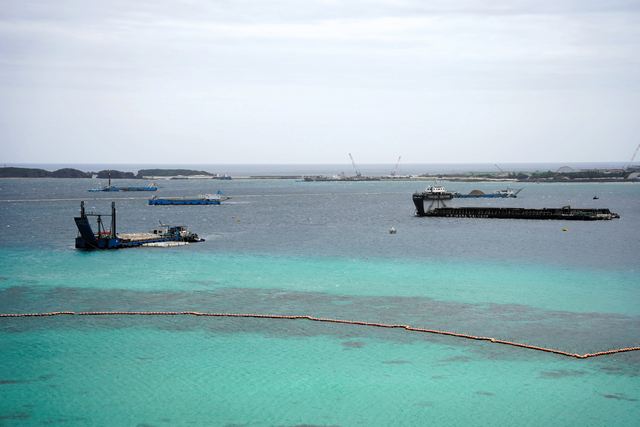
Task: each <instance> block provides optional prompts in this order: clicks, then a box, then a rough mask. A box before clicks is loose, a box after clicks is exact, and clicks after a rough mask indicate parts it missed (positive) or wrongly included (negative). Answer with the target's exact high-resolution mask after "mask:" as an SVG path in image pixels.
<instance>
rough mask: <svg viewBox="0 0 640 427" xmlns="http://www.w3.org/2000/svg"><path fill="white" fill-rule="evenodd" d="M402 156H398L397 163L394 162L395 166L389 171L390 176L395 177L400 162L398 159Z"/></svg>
mask: <svg viewBox="0 0 640 427" xmlns="http://www.w3.org/2000/svg"><path fill="white" fill-rule="evenodd" d="M401 158H402V156H400V157H398V163H396V167H395V169H394V170H393V172H391V176H393V177H395V176H396V171H397V170H398V165H399V164H400V159H401Z"/></svg>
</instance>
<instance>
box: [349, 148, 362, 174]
mask: <svg viewBox="0 0 640 427" xmlns="http://www.w3.org/2000/svg"><path fill="white" fill-rule="evenodd" d="M349 157H351V163H353V168H354V169H355V170H356V176H360V170H359V169H358V167H357V166H356V162H354V161H353V156H351V153H349Z"/></svg>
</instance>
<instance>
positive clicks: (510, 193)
mask: <svg viewBox="0 0 640 427" xmlns="http://www.w3.org/2000/svg"><path fill="white" fill-rule="evenodd" d="M523 189H524V187H522V188H520V189H518V190H516V191H513V190H512V189H510V188H509V187H507V189H506V190H496V191H494V192H493V194H496V195H499V196H501V197H510V198H516V197H518V193H519V192H521V191H522V190H523Z"/></svg>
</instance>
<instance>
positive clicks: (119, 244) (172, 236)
mask: <svg viewBox="0 0 640 427" xmlns="http://www.w3.org/2000/svg"><path fill="white" fill-rule="evenodd" d="M103 216H110V217H111V223H110V227H109V229H107V228H106V226H105V223H104V221H103V220H102V217H103ZM90 217H95V218H96V220H95V222H96V224H97V229H98V231H97V232H94V231H93V228H92V227H91V221H90V220H89V218H90ZM74 220H75V222H76V226H77V227H78V236H77V237H76V248H78V249H121V248H131V247H136V246H144V245H147V244H150V243H161V242H184V243H185V244H186V243H192V242H204V239H201V238H199V237H198V235H197V234H196V233H192V232H190V231H189V230H188V229H187V228H186V227H185V226H183V225H164V224H160V226H159V227H157V228H155V229H153V230H152V231H150V232H149V233H135V234H116V206H115V202H112V203H111V215H103V214H97V213H92V212H86V211H85V209H84V202H80V216H79V217H75V218H74Z"/></svg>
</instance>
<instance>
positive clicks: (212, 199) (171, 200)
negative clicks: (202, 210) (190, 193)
mask: <svg viewBox="0 0 640 427" xmlns="http://www.w3.org/2000/svg"><path fill="white" fill-rule="evenodd" d="M229 199H230V197H227V196H225V195H224V194H223V193H222V192H221V191H218V192H217V193H216V194H200V195H198V197H158V196H153V197H152V198H151V199H149V204H150V205H219V204H220V202H221V201H224V200H229Z"/></svg>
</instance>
